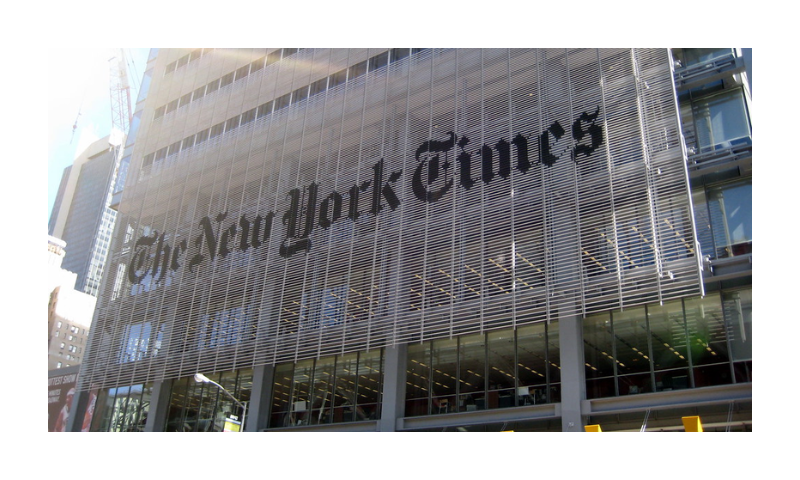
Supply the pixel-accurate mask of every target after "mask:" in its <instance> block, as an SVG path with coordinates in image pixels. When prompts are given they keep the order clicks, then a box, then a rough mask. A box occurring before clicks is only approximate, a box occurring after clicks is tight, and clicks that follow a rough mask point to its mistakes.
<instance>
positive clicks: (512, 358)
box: [486, 329, 527, 408]
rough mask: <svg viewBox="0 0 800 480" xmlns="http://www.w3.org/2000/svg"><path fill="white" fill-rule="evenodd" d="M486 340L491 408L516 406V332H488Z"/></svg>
mask: <svg viewBox="0 0 800 480" xmlns="http://www.w3.org/2000/svg"><path fill="white" fill-rule="evenodd" d="M486 338H487V343H488V345H487V349H488V352H487V362H488V383H489V385H488V387H489V392H488V397H489V398H488V400H489V402H488V404H489V407H490V408H493V407H496V408H505V407H513V406H516V405H517V393H518V391H517V382H516V379H517V377H516V368H515V367H516V355H515V342H514V330H511V329H509V330H499V331H492V332H488V333H487V334H486ZM526 391H527V390H526ZM495 395H496V396H497V403H496V404H495V399H494V398H493V397H494V396H495ZM523 403H524V402H523Z"/></svg>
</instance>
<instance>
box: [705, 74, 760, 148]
mask: <svg viewBox="0 0 800 480" xmlns="http://www.w3.org/2000/svg"><path fill="white" fill-rule="evenodd" d="M692 113H693V115H694V124H695V129H696V132H697V146H698V147H699V148H700V151H701V152H706V151H711V150H714V149H719V148H729V147H731V146H734V145H739V144H746V143H749V141H750V120H749V118H750V117H749V115H748V114H747V105H746V104H745V99H744V93H743V91H742V89H741V88H736V89H732V90H724V91H722V92H720V93H717V94H713V95H708V96H703V97H701V98H697V99H694V100H692Z"/></svg>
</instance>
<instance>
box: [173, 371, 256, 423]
mask: <svg viewBox="0 0 800 480" xmlns="http://www.w3.org/2000/svg"><path fill="white" fill-rule="evenodd" d="M206 376H207V377H208V378H209V379H210V380H212V381H214V382H217V383H218V384H220V385H222V387H223V388H225V390H227V391H228V392H230V394H231V395H233V396H234V397H235V398H236V399H238V400H239V401H240V402H242V403H245V404H246V403H247V402H249V401H250V393H251V391H252V388H253V370H252V369H244V370H235V371H229V372H222V373H215V374H211V375H206ZM244 414H245V412H244V410H243V409H242V408H241V407H240V406H239V404H237V403H236V402H235V401H234V400H233V399H232V398H231V397H230V396H228V395H227V394H225V392H223V391H222V390H221V389H220V388H219V387H217V386H216V385H214V384H212V383H202V382H196V381H195V380H194V377H193V376H192V377H185V378H181V379H178V380H176V381H175V382H174V383H173V385H172V391H171V394H170V402H169V413H168V416H167V424H166V428H165V430H166V431H168V432H222V431H223V430H224V428H225V421H226V420H227V419H233V420H235V421H241V419H242V416H243V415H244ZM245 422H247V419H245ZM241 428H243V426H242V427H241Z"/></svg>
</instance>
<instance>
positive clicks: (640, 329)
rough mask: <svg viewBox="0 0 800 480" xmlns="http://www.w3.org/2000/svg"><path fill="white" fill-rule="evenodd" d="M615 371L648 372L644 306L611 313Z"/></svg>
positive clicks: (648, 351) (648, 350) (648, 357)
mask: <svg viewBox="0 0 800 480" xmlns="http://www.w3.org/2000/svg"><path fill="white" fill-rule="evenodd" d="M611 320H612V322H613V327H614V338H615V348H616V355H615V356H616V359H617V360H618V362H619V363H617V372H618V373H619V374H620V375H625V374H629V373H638V372H650V349H649V348H648V345H647V321H646V318H645V310H644V307H635V308H626V309H625V310H622V311H616V312H613V313H612V318H611ZM620 394H622V391H620Z"/></svg>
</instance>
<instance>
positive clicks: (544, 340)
mask: <svg viewBox="0 0 800 480" xmlns="http://www.w3.org/2000/svg"><path fill="white" fill-rule="evenodd" d="M558 363H559V350H558V325H557V324H556V323H555V322H551V323H550V324H549V325H548V324H547V323H544V322H542V323H537V324H534V325H527V326H524V327H520V328H518V329H516V330H513V329H504V330H496V331H491V332H486V333H480V334H474V335H465V336H462V337H458V338H452V339H442V340H433V341H429V342H424V343H419V344H414V345H409V347H408V363H407V372H406V410H405V416H407V417H413V416H421V415H436V414H444V413H453V412H470V411H475V410H486V409H494V408H506V407H515V406H520V405H534V404H540V403H551V402H558V401H560V381H561V377H560V371H559V367H558Z"/></svg>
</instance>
